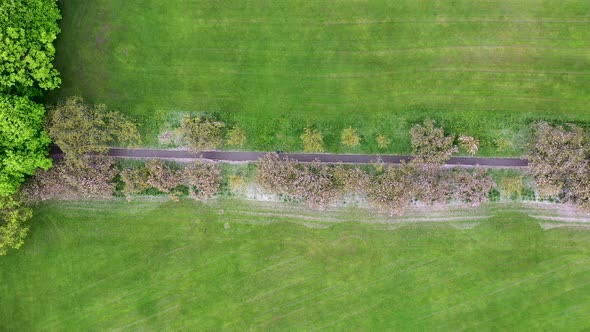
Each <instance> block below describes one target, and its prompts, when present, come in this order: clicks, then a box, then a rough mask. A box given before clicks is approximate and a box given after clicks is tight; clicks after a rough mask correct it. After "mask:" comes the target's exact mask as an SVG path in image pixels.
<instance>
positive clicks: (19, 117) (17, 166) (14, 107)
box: [0, 94, 51, 196]
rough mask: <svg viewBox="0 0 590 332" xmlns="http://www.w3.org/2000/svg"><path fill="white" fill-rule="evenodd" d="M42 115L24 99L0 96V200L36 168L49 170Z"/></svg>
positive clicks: (41, 109) (38, 109)
mask: <svg viewBox="0 0 590 332" xmlns="http://www.w3.org/2000/svg"><path fill="white" fill-rule="evenodd" d="M44 115H45V110H44V109H43V106H41V105H39V104H36V103H34V102H32V101H30V100H29V99H28V98H26V97H15V96H7V95H2V94H0V196H8V195H11V194H13V193H14V192H15V191H16V190H17V189H18V187H19V186H20V185H21V184H22V183H23V181H24V180H25V177H26V176H27V175H32V174H34V173H35V171H36V170H37V168H43V169H47V168H49V167H50V166H51V160H50V159H48V158H47V150H48V146H49V142H50V141H49V137H48V136H47V133H45V131H44V130H43V118H44Z"/></svg>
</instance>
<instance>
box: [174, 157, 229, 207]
mask: <svg viewBox="0 0 590 332" xmlns="http://www.w3.org/2000/svg"><path fill="white" fill-rule="evenodd" d="M183 180H184V183H185V184H186V185H188V186H189V190H190V194H191V196H192V197H193V198H194V199H196V200H203V199H208V198H211V197H213V196H214V195H215V194H216V193H217V192H218V191H219V186H220V185H221V181H222V177H221V169H219V167H217V165H215V164H213V163H205V162H201V161H197V162H195V163H194V164H192V165H190V166H188V167H186V168H185V169H184V170H183Z"/></svg>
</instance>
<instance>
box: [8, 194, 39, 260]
mask: <svg viewBox="0 0 590 332" xmlns="http://www.w3.org/2000/svg"><path fill="white" fill-rule="evenodd" d="M32 216H33V210H32V209H31V208H29V207H27V206H26V204H25V202H24V200H23V199H22V197H21V196H20V195H18V194H15V195H11V196H0V256H2V255H6V253H7V252H8V249H10V248H13V249H18V248H20V247H21V246H22V245H23V243H24V240H25V237H26V236H27V234H28V232H29V226H28V222H29V220H30V219H31V217H32Z"/></svg>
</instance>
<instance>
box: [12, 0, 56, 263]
mask: <svg viewBox="0 0 590 332" xmlns="http://www.w3.org/2000/svg"><path fill="white" fill-rule="evenodd" d="M60 18H61V15H60V12H59V9H58V7H57V3H56V1H55V0H27V1H10V0H8V1H0V255H3V254H5V253H6V250H7V249H8V248H18V247H20V245H21V244H22V243H23V240H24V237H25V236H26V234H27V232H28V226H27V224H28V220H29V219H30V217H31V215H32V213H31V210H30V209H29V208H27V207H26V206H25V204H24V202H23V201H22V198H21V196H20V195H19V194H17V190H18V189H19V187H20V186H21V184H22V183H23V182H24V181H25V178H26V177H28V176H30V175H32V174H34V173H35V171H36V170H37V169H38V168H42V169H48V168H49V167H50V166H51V160H50V159H49V158H47V152H48V146H49V143H50V140H49V137H48V135H47V133H46V132H45V131H44V129H43V121H44V117H45V109H44V107H43V106H42V105H41V104H39V103H37V102H36V99H37V98H39V97H40V96H41V95H42V94H43V92H44V91H47V90H52V89H55V88H57V87H58V86H59V84H60V79H59V76H58V75H59V73H58V72H57V70H56V69H55V68H53V64H52V62H53V59H54V56H55V48H54V47H53V41H54V40H55V39H56V37H57V35H58V34H59V32H60V30H59V27H58V25H57V21H58V20H59V19H60Z"/></svg>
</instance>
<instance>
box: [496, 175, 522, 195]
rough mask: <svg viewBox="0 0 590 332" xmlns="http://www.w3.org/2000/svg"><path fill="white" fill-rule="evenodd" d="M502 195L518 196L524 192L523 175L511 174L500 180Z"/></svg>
mask: <svg viewBox="0 0 590 332" xmlns="http://www.w3.org/2000/svg"><path fill="white" fill-rule="evenodd" d="M500 188H501V189H502V190H501V192H500V193H501V195H502V197H504V198H518V197H520V194H521V192H522V177H520V176H510V177H504V178H502V179H501V180H500Z"/></svg>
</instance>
